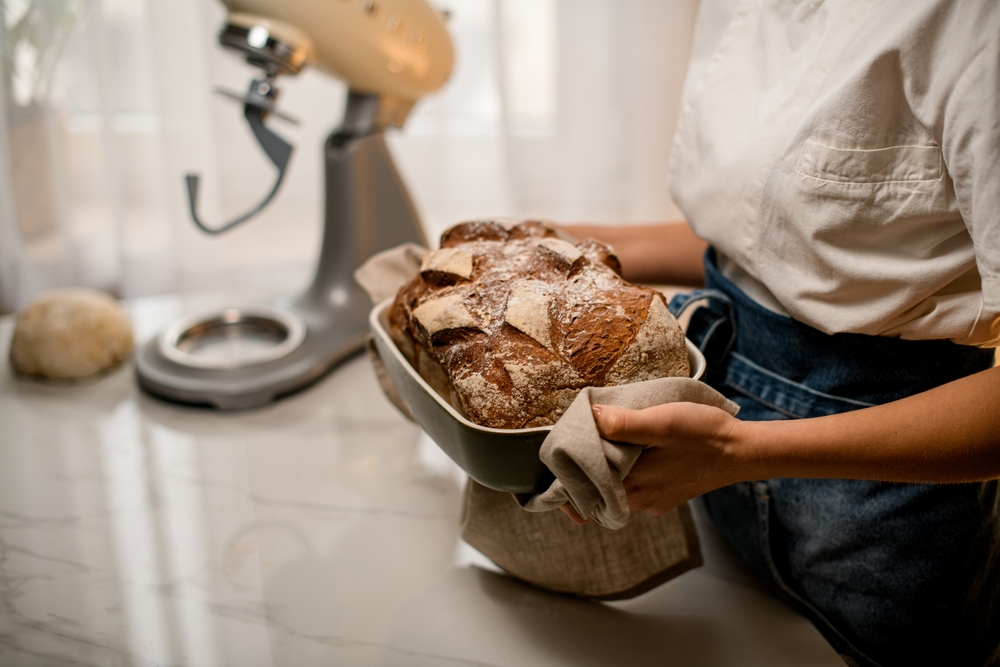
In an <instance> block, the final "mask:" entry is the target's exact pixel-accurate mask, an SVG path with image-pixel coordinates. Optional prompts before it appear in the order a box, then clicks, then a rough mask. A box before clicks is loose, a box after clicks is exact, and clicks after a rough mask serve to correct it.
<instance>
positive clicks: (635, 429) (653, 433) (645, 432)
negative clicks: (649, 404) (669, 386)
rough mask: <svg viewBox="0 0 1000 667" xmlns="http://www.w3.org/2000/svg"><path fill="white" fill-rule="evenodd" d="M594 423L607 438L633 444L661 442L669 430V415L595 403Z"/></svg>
mask: <svg viewBox="0 0 1000 667" xmlns="http://www.w3.org/2000/svg"><path fill="white" fill-rule="evenodd" d="M593 411H594V423H595V424H596V425H597V431H598V433H600V434H601V437H603V438H604V439H605V440H611V441H612V442H628V443H631V444H633V445H643V446H652V445H658V444H661V441H662V439H663V433H664V431H667V430H669V424H668V423H667V421H666V417H667V415H663V414H657V412H658V411H657V412H654V411H652V410H627V409H625V408H617V407H615V406H613V405H595V406H593Z"/></svg>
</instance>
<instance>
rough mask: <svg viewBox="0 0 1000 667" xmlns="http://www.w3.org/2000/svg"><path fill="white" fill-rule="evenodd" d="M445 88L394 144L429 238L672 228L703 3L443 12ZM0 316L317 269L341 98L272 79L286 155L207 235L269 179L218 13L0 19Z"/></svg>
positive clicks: (308, 83)
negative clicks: (260, 204) (201, 227)
mask: <svg viewBox="0 0 1000 667" xmlns="http://www.w3.org/2000/svg"><path fill="white" fill-rule="evenodd" d="M438 4H439V5H440V6H443V7H446V8H447V9H449V10H451V19H450V20H449V26H450V29H451V33H452V36H453V39H454V40H455V46H456V57H457V61H456V69H455V71H454V73H453V76H452V79H451V81H450V82H449V84H448V86H447V87H446V88H445V89H444V90H442V91H441V92H440V93H438V94H436V95H434V96H431V97H428V98H427V99H425V100H422V101H421V102H420V103H419V104H418V106H417V108H416V109H415V111H414V113H413V114H412V116H411V117H410V119H409V121H408V123H407V126H406V128H405V129H404V130H402V131H400V132H394V133H393V134H392V136H391V137H390V145H391V148H392V150H393V152H394V155H395V157H396V160H397V164H398V166H399V168H400V171H401V172H402V174H403V177H404V179H405V180H406V181H407V183H408V184H409V186H410V190H411V194H412V196H413V198H414V200H415V202H416V204H417V207H418V209H419V210H420V212H421V214H422V216H423V220H424V222H425V225H426V227H427V231H428V235H429V236H430V237H431V238H434V237H436V236H437V235H438V234H439V233H440V232H441V231H442V230H443V229H444V228H445V227H447V226H448V225H450V224H452V223H454V222H457V221H459V220H461V219H463V218H469V217H479V216H485V215H506V216H514V217H522V216H539V217H543V218H550V219H559V220H578V221H595V222H607V223H620V222H628V221H652V220H663V219H669V218H673V217H676V216H677V215H678V213H677V211H676V209H675V207H674V206H673V203H672V202H671V200H670V197H669V194H668V189H667V161H668V158H669V150H670V140H671V136H672V134H673V130H674V126H675V124H676V117H677V107H678V102H679V97H680V90H681V86H682V83H683V77H684V71H685V68H686V65H687V57H688V51H689V49H690V43H691V31H692V27H693V24H694V19H695V13H696V10H697V2H696V0H448V1H447V2H439V3H438ZM0 7H2V17H3V20H2V22H0V42H2V46H3V48H2V52H0V53H2V58H3V65H4V67H3V73H4V79H3V85H2V86H0V310H13V309H16V308H18V307H20V306H22V305H24V304H25V303H26V302H27V301H28V300H30V299H31V298H32V297H33V296H34V295H35V294H37V293H38V292H39V291H41V290H43V289H47V288H51V287H58V286H65V285H86V286H91V287H96V288H99V289H103V290H106V291H109V292H111V293H113V294H116V295H119V296H122V297H135V296H144V295H150V294H160V293H167V292H176V291H185V290H202V289H220V288H222V289H230V288H240V289H247V290H253V289H260V290H268V291H289V290H295V289H297V288H299V287H301V286H302V285H303V284H304V283H305V282H306V280H307V279H308V276H309V275H311V272H312V270H313V262H314V261H315V255H316V253H317V251H318V243H319V235H320V220H321V216H322V192H321V177H322V162H321V153H320V150H321V144H322V140H323V138H324V137H325V135H326V133H327V132H329V130H330V129H331V128H332V127H333V126H335V125H336V124H337V123H338V121H339V116H340V113H341V110H342V105H343V100H344V95H345V90H344V87H343V86H342V85H341V84H340V83H338V82H337V81H334V80H332V79H330V78H329V77H326V76H325V75H322V74H320V73H318V72H315V71H305V72H304V73H302V74H300V75H299V76H298V77H287V78H285V79H284V80H282V81H280V85H281V87H282V91H283V92H282V99H281V104H280V106H281V108H282V110H284V111H285V112H287V113H289V114H291V115H293V116H296V117H298V118H299V119H301V121H302V123H301V125H299V126H292V125H287V124H283V123H281V122H280V121H275V125H274V126H275V129H276V130H277V131H278V132H279V133H281V134H282V135H283V136H285V137H286V138H288V139H289V140H290V141H291V142H292V143H294V144H295V146H296V152H295V155H294V157H293V163H292V167H291V170H290V173H289V174H288V176H287V178H286V181H285V185H284V186H283V189H282V191H281V193H280V194H279V196H278V197H277V199H276V201H275V202H274V203H273V204H272V205H271V206H270V207H269V208H268V209H267V210H266V211H265V213H263V214H262V215H261V216H260V217H258V218H257V219H255V220H253V221H251V222H249V223H246V225H244V226H242V227H239V228H237V229H235V230H233V231H232V232H230V233H228V234H226V235H224V236H222V237H208V236H205V235H203V234H202V233H201V232H199V231H198V230H197V229H195V227H194V226H193V224H192V223H191V222H190V220H189V219H188V214H187V208H186V200H185V194H184V188H183V178H182V176H183V174H184V173H185V172H188V171H196V172H199V173H201V174H202V177H203V180H202V182H203V186H202V190H203V192H202V202H201V203H202V208H203V215H204V216H205V218H206V219H208V220H209V221H210V222H221V221H222V220H223V219H224V218H226V217H229V216H232V215H234V214H237V213H240V212H242V211H243V210H244V209H245V208H247V207H249V206H250V205H251V204H253V203H255V202H256V200H257V199H258V198H259V197H260V196H261V195H262V193H263V192H264V191H265V189H266V188H267V187H268V186H269V185H270V182H271V179H272V178H273V172H272V170H271V167H270V165H269V163H268V162H267V161H266V159H265V158H264V156H263V155H262V154H261V153H260V151H259V149H258V147H257V146H256V143H255V142H254V140H253V138H252V136H251V134H250V132H249V129H248V128H247V127H246V126H245V123H244V122H243V120H242V115H241V113H240V110H239V108H238V106H237V105H236V104H235V103H233V102H230V101H228V100H227V99H225V98H222V97H219V96H216V95H213V94H212V90H213V89H214V88H215V87H216V86H224V87H228V88H233V89H242V88H243V87H244V86H245V85H246V83H247V82H248V81H249V79H250V76H251V75H252V74H253V70H252V69H251V68H249V67H247V66H246V65H244V64H243V63H242V62H240V61H239V60H238V59H237V58H236V57H234V56H232V55H231V54H229V53H226V52H223V51H222V50H221V49H220V48H219V47H218V46H217V44H216V33H217V30H218V27H219V26H220V25H221V22H222V20H223V17H224V12H223V9H222V7H221V5H220V4H218V3H217V2H214V1H213V0H0Z"/></svg>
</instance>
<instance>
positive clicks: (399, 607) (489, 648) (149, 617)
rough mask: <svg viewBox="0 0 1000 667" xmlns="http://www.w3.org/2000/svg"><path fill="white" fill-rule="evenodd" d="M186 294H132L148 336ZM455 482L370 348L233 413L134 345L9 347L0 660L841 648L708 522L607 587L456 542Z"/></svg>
mask: <svg viewBox="0 0 1000 667" xmlns="http://www.w3.org/2000/svg"><path fill="white" fill-rule="evenodd" d="M190 305H191V304H190V303H189V302H181V301H178V300H170V299H163V298H159V299H153V300H144V301H141V302H136V303H134V304H131V313H132V316H133V318H134V319H135V320H136V324H137V331H139V332H140V336H149V335H152V333H153V332H155V331H156V330H157V329H158V328H159V326H161V325H162V323H163V322H164V321H169V320H170V319H171V318H173V317H174V316H176V314H178V313H179V312H180V311H182V310H185V309H188V307H189V306H190ZM198 305H199V306H204V304H198ZM209 305H211V304H209ZM191 309H193V308H191ZM12 324H13V323H12V319H11V318H9V317H7V318H2V319H0V350H2V351H6V350H7V348H8V346H9V341H10V334H11V330H12ZM3 357H4V359H5V358H6V354H4V355H3ZM463 483H464V476H463V475H462V473H461V471H460V470H458V469H457V467H456V466H455V465H454V464H452V463H451V461H450V460H448V459H447V457H446V456H444V455H443V454H442V453H441V451H440V450H439V449H438V448H437V447H436V446H435V445H434V444H433V443H432V442H431V441H429V440H428V439H427V438H426V436H423V435H422V434H421V433H420V432H419V430H418V429H417V428H416V427H415V426H414V425H412V424H410V423H409V422H407V421H405V420H404V419H403V418H402V417H400V416H399V414H398V413H397V412H396V411H395V409H394V408H393V407H392V406H391V405H390V404H389V402H388V401H387V400H386V399H385V398H384V397H383V396H382V394H381V392H380V390H379V389H378V386H377V383H376V380H375V377H374V374H373V372H372V370H371V368H370V367H369V365H368V362H367V360H366V359H364V358H363V357H358V358H355V359H353V360H350V361H348V362H347V363H345V364H343V365H342V366H341V367H340V368H338V369H337V370H336V371H335V372H334V373H332V374H331V375H329V376H328V377H326V378H325V379H324V380H322V381H321V382H320V383H318V384H317V385H315V386H313V387H311V388H309V389H307V390H306V391H303V392H300V393H298V394H295V395H293V396H290V397H288V398H286V399H283V400H282V401H280V402H278V403H276V404H274V405H271V406H267V407H265V408H262V409H259V410H256V411H252V412H242V413H220V412H216V411H212V410H207V409H200V408H191V407H185V406H179V405H173V404H169V403H164V402H162V401H159V400H158V399H155V398H152V397H150V396H147V395H144V394H142V393H141V392H140V391H139V390H138V389H137V388H136V385H135V381H134V377H133V369H132V368H131V367H130V366H128V365H126V366H124V367H122V368H119V369H118V370H116V371H114V372H112V373H110V374H108V375H106V376H104V377H101V378H99V379H97V380H95V381H91V382H88V383H84V384H81V385H58V386H53V385H46V384H42V383H38V382H31V381H24V380H21V379H18V378H15V377H13V376H12V375H11V371H10V368H9V365H8V364H7V362H6V360H5V361H4V362H3V364H2V366H0V665H2V666H3V667H34V666H36V665H39V666H40V665H45V666H50V665H81V666H87V667H90V666H98V665H99V666H119V665H120V666H129V667H131V666H147V665H148V666H172V665H184V666H189V665H190V666H194V667H209V666H217V665H234V666H239V667H253V666H257V665H260V666H285V665H294V666H307V665H351V666H353V665H358V666H366V665H380V666H391V667H396V666H431V667H444V666H456V665H459V666H477V667H505V666H508V665H583V666H585V667H586V666H588V665H593V666H595V667H597V666H604V665H621V664H629V665H639V666H642V665H663V664H676V665H726V664H740V665H782V664H787V665H819V666H821V665H837V664H841V663H840V661H839V660H838V658H837V657H836V655H835V654H834V653H833V651H832V650H831V649H830V648H829V647H828V646H827V645H826V644H825V643H824V642H823V640H822V639H821V638H820V636H819V635H818V633H817V632H816V631H815V630H814V629H813V628H812V627H811V626H810V625H809V624H808V623H807V622H806V621H804V620H803V619H801V618H799V617H798V616H796V615H795V614H794V613H792V612H791V611H790V610H788V609H787V608H785V607H784V606H783V605H782V604H781V603H779V602H777V601H776V600H774V599H773V598H771V597H770V596H769V595H767V594H766V592H765V591H764V590H763V589H762V588H761V587H760V586H759V585H758V584H757V583H756V582H755V581H754V580H753V579H752V577H750V575H749V573H748V572H747V571H746V570H745V569H744V568H743V567H742V566H741V565H740V564H739V563H738V562H736V560H735V559H734V557H733V555H732V553H731V552H730V551H729V550H728V549H727V548H726V547H725V545H723V544H722V543H721V542H719V540H718V537H717V536H716V535H715V534H714V533H713V532H712V531H711V529H710V527H708V526H704V525H703V527H702V537H703V540H704V542H705V552H706V559H707V564H706V566H705V567H703V568H701V569H699V570H696V571H693V572H691V573H688V574H686V575H684V576H682V577H681V578H679V579H677V580H675V581H673V582H670V583H668V584H666V585H664V586H661V587H660V588H658V589H656V590H654V591H652V592H651V593H648V594H646V595H644V596H642V597H640V598H637V599H635V600H631V601H627V602H621V603H615V604H597V603H593V602H588V601H583V600H577V599H574V598H570V597H566V596H561V595H553V594H549V593H546V592H544V591H540V590H538V589H535V588H533V587H531V586H528V585H525V584H522V583H520V582H517V581H514V580H512V579H510V578H508V577H506V576H504V575H503V574H502V573H500V572H499V571H498V570H497V568H496V567H495V566H493V565H492V564H491V563H489V562H488V561H487V560H486V559H485V558H484V557H483V556H482V555H481V554H478V553H477V552H475V551H474V550H472V549H471V548H470V547H468V546H467V545H464V544H463V543H462V542H461V541H460V540H459V539H458V521H459V511H460V500H461V489H462V484H463ZM699 521H701V519H699Z"/></svg>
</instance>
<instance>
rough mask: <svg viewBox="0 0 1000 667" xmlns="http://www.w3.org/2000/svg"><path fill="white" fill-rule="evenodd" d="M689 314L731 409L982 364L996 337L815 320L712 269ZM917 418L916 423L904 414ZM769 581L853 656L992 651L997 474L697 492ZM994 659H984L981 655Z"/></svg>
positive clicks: (869, 394) (861, 393)
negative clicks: (911, 334) (981, 343)
mask: <svg viewBox="0 0 1000 667" xmlns="http://www.w3.org/2000/svg"><path fill="white" fill-rule="evenodd" d="M705 265H706V290H700V291H698V292H695V293H693V294H691V295H680V296H678V297H675V299H674V300H673V301H672V302H671V310H673V311H675V312H677V311H679V310H680V309H682V308H685V307H687V306H689V305H694V304H698V305H699V307H698V309H697V310H695V311H694V312H693V313H692V317H691V323H690V325H689V327H688V337H689V338H691V340H692V341H694V342H695V343H696V344H697V345H698V346H699V347H700V348H701V349H702V351H703V352H704V353H705V356H706V358H707V359H708V369H709V372H708V375H707V378H706V381H707V382H708V383H709V384H711V385H712V386H713V387H715V388H716V389H718V390H719V391H720V392H722V393H723V394H724V395H726V396H727V397H729V398H731V399H732V400H734V401H735V402H737V403H738V404H739V405H740V408H741V412H740V414H739V417H740V418H741V419H744V420H754V421H759V420H780V419H795V418H801V417H817V416H821V415H829V414H835V413H839V412H846V411H849V410H856V409H859V408H863V407H867V406H870V405H875V404H880V403H886V402H889V401H892V400H896V399H899V398H903V397H905V396H909V395H912V394H915V393H918V392H921V391H924V390H926V389H930V388H932V387H935V386H938V385H941V384H944V383H946V382H949V381H951V380H955V379H958V378H960V377H964V376H966V375H969V374H971V373H975V372H978V371H981V370H985V369H987V368H989V367H990V366H992V364H993V351H992V350H981V349H978V348H970V347H964V346H960V345H955V344H953V343H950V342H947V341H905V340H899V339H890V338H880V337H874V336H865V335H860V334H835V335H832V336H831V335H827V334H824V333H823V332H821V331H818V330H816V329H813V328H811V327H808V326H806V325H804V324H801V323H799V322H797V321H795V320H793V319H790V318H788V317H783V316H781V315H778V314H776V313H773V312H771V311H768V310H766V309H764V308H762V307H761V306H759V305H758V304H756V303H755V302H754V301H753V300H751V299H750V298H748V297H747V296H746V295H745V294H743V293H742V292H741V291H740V290H739V289H738V288H737V287H736V286H735V285H733V284H732V283H730V282H729V281H728V280H726V278H724V277H723V276H722V275H721V274H720V273H719V272H718V270H717V269H716V267H715V262H714V255H713V252H712V250H709V252H708V253H706V258H705ZM914 427H915V428H919V424H914ZM703 502H704V504H705V507H706V509H707V511H708V513H709V515H710V516H711V517H712V519H713V521H714V522H715V523H716V525H717V526H718V527H719V529H720V530H721V531H722V532H723V534H724V535H725V536H726V537H727V539H728V540H729V541H730V542H731V543H732V544H733V546H734V547H735V548H736V550H737V551H738V552H739V553H740V554H741V555H742V557H743V558H744V559H745V560H746V561H747V562H748V563H749V564H750V566H751V567H752V568H753V569H754V570H756V571H757V573H758V574H759V575H760V576H761V577H763V578H764V579H765V580H766V581H768V582H769V583H770V584H771V585H772V586H773V588H774V589H775V591H776V592H777V593H778V595H779V596H781V597H783V598H784V599H785V600H786V601H788V602H789V603H790V604H792V605H793V606H794V607H796V608H797V609H799V610H800V611H801V612H802V613H803V614H805V615H806V616H807V617H809V618H810V619H811V620H812V621H813V623H814V624H815V625H816V627H817V628H818V629H819V630H820V632H822V633H823V635H824V636H825V637H826V638H827V640H828V641H830V643H831V644H832V645H833V646H834V648H835V649H837V650H838V651H839V652H840V653H841V655H842V656H843V657H844V658H845V661H847V662H848V663H849V664H850V663H855V664H858V665H882V666H885V667H888V666H890V665H976V666H979V665H983V664H987V663H988V662H989V661H990V656H991V655H992V656H993V659H994V660H996V659H997V658H1000V648H998V646H1000V487H998V482H997V481H991V482H984V483H976V484H952V485H934V484H891V483H884V482H868V481H859V480H842V479H769V480H763V481H758V482H745V483H741V484H735V485H733V486H730V487H726V488H723V489H719V490H717V491H714V492H712V493H709V494H706V495H705V496H704V497H703ZM990 664H993V663H990Z"/></svg>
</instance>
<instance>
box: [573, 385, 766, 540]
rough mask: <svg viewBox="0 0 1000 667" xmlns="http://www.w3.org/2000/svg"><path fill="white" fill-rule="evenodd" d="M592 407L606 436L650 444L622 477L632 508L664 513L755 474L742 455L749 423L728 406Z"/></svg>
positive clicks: (576, 518)
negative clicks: (743, 420) (636, 408)
mask: <svg viewBox="0 0 1000 667" xmlns="http://www.w3.org/2000/svg"><path fill="white" fill-rule="evenodd" d="M593 409H594V421H595V422H596V424H597V429H598V431H600V433H601V436H602V437H603V438H604V439H605V440H610V441H612V442H627V443H630V444H635V445H642V446H644V447H645V448H646V449H645V451H643V452H642V454H641V455H640V456H639V459H638V460H637V461H636V462H635V465H634V466H633V467H632V470H631V471H630V472H629V474H628V475H627V476H626V477H625V479H624V480H623V481H624V484H625V493H626V495H627V496H628V503H629V507H630V508H631V509H633V510H649V511H650V512H651V513H653V514H665V513H667V512H669V511H670V510H672V509H673V508H675V507H677V506H678V505H680V504H682V503H684V502H685V501H687V500H690V499H691V498H694V497H696V496H700V495H701V494H703V493H707V492H709V491H713V490H715V489H718V488H719V487H722V486H726V485H727V484H732V483H733V482H737V481H742V480H747V479H756V477H754V470H753V466H752V465H750V464H748V463H747V462H746V461H745V457H744V456H741V454H744V453H745V452H743V451H741V449H742V448H741V445H742V443H743V440H744V438H745V437H746V435H747V434H746V432H745V431H746V429H745V424H744V422H741V421H739V420H738V419H736V418H735V417H732V416H730V415H729V413H727V412H726V411H725V410H720V409H719V408H714V407H711V406H708V405H701V404H698V403H667V404H665V405H657V406H655V407H652V408H647V409H645V410H626V409H624V408H616V407H613V406H607V405H595V406H594V408H593ZM562 510H563V512H565V513H566V514H567V515H568V516H569V518H570V519H572V520H573V522H574V523H578V524H582V523H586V522H585V521H584V520H583V518H582V517H580V515H579V514H577V513H576V511H575V510H573V507H572V506H571V505H569V504H566V505H564V506H563V507H562Z"/></svg>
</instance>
